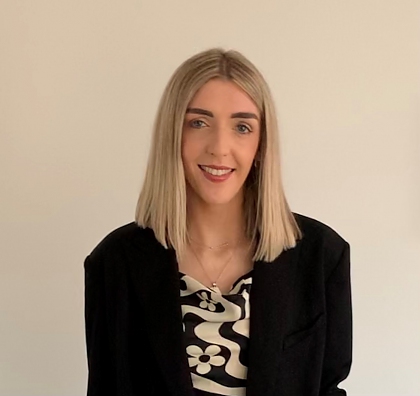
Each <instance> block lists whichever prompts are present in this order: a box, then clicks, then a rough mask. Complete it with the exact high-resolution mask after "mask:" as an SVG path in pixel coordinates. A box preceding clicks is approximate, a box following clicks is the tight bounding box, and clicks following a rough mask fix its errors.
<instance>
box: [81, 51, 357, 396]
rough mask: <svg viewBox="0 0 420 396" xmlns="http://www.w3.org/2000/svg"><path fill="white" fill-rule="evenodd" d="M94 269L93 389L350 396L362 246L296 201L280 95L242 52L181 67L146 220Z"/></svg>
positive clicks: (95, 395)
mask: <svg viewBox="0 0 420 396" xmlns="http://www.w3.org/2000/svg"><path fill="white" fill-rule="evenodd" d="M85 277H86V278H85V281H86V283H85V287H86V289H85V303H86V305H85V316H86V342H87V356H88V366H89V380H88V395H89V396H106V395H109V396H111V395H112V396H113V395H115V396H117V395H119V396H123V395H124V396H134V395H147V396H153V395H156V396H158V395H162V396H164V395H168V396H193V395H197V396H198V395H199V396H209V395H230V396H243V395H247V396H281V395H283V396H321V395H322V396H326V395H329V396H337V395H345V394H346V392H345V391H344V390H342V389H339V388H338V385H339V383H340V382H341V381H342V380H343V379H345V378H346V377H347V375H348V373H349V371H350V366H351V349H352V334H351V333H352V317H351V293H350V248H349V244H348V243H347V242H346V241H345V240H344V239H343V238H342V237H341V236H340V235H339V234H337V232H335V231H334V230H333V229H331V228H330V227H328V226H327V225H325V224H323V223H321V222H319V221H317V220H315V219H311V218H309V217H306V216H303V215H300V214H297V213H293V212H291V210H290V209H289V206H288V203H287V201H286V198H285V195H284V191H283V187H282V182H281V175H280V160H279V145H278V132H277V125H276V115H275V111H274V106H273V101H272V98H271V95H270V92H269V89H268V87H267V84H266V82H265V80H264V79H263V77H262V76H261V74H260V73H259V72H258V70H257V69H256V68H255V66H254V65H253V64H252V63H251V62H250V61H248V60H247V59H246V58H245V57H244V56H243V55H241V54H240V53H238V52H235V51H227V52H226V51H223V50H220V49H211V50H208V51H205V52H202V53H199V54H197V55H195V56H193V57H192V58H190V59H188V60H186V61H185V62H184V63H183V64H182V65H181V66H180V67H179V68H178V69H177V70H176V71H175V73H174V74H173V76H172V78H171V80H170V81H169V83H168V85H167V87H166V89H165V92H164V94H163V97H162V99H161V102H160V105H159V109H158V114H157V117H156V123H155V127H154V135H153V144H152V148H151V152H150V157H149V162H148V166H147V171H146V177H145V181H144V185H143V189H142V191H141V194H140V197H139V200H138V205H137V211H136V219H135V222H133V223H130V224H127V225H125V226H123V227H120V228H118V229H117V230H115V231H113V232H111V233H110V234H109V235H108V236H107V237H105V238H104V240H103V241H102V242H101V243H100V244H99V245H98V246H97V247H96V248H95V249H94V250H93V251H92V253H91V254H90V255H89V256H88V257H87V258H86V261H85Z"/></svg>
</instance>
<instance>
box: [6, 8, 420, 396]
mask: <svg viewBox="0 0 420 396" xmlns="http://www.w3.org/2000/svg"><path fill="white" fill-rule="evenodd" d="M419 44H420V2H419V1H409V0H405V1H404V0H402V1H396V0H377V1H372V0H363V1H362V0H353V1H338V0H321V1H309V0H306V1H302V0H283V1H279V0H277V1H268V0H267V1H266V0H261V1H251V0H242V1H239V0H230V1H221V0H214V1H200V0H195V1H191V0H178V1H151V0H149V1H134V0H130V1H119V2H117V1H106V0H105V1H103V0H102V1H99V0H83V1H81V0H72V1H55V0H50V1H47V0H33V1H24V0H1V1H0V58H1V59H0V200H1V202H0V221H1V228H0V266H1V267H0V270H1V273H0V275H1V276H0V395H5V396H6V395H7V396H26V395H33V396H35V395H36V396H41V395H42V396H48V395H54V396H57V395H60V396H67V395H68V396H70V395H71V396H73V395H83V394H84V393H85V390H86V378H87V365H86V357H85V339H84V317H83V315H84V312H83V309H84V307H83V304H84V303H83V292H84V284H83V276H84V275H83V260H84V258H85V256H86V255H87V254H88V253H89V252H90V251H91V250H92V249H93V247H94V246H95V245H96V244H97V243H98V242H99V241H100V240H101V239H102V238H103V237H104V236H105V235H106V234H107V233H109V232H110V231H111V230H112V229H114V228H116V227H118V226H120V225H122V224H125V223H128V222H131V221H133V219H134V210H135V203H136V200H137V195H138V193H139V191H140V187H141V183H142V181H143V175H144V170H145V166H146V161H147V157H148V151H149V143H150V139H151V128H152V124H153V119H154V115H155V112H156V108H157V104H158V100H159V98H160V95H161V94H162V91H163V88H164V86H165V84H166V82H167V81H168V79H169V77H170V75H171V74H172V72H173V71H174V69H175V68H176V67H177V66H178V65H179V64H180V63H181V62H182V61H184V60H185V59H186V58H187V57H189V56H191V55H193V54H194V53H196V52H198V51H201V50H204V49H207V48H209V47H213V46H222V47H224V48H226V49H228V48H234V49H237V50H239V51H241V52H243V53H244V54H245V55H246V56H247V57H248V58H249V59H250V60H251V61H253V62H254V63H255V64H256V65H257V67H259V68H260V70H261V71H262V72H263V74H264V75H265V77H266V79H267V81H268V83H269V85H270V87H271V89H272V92H273V95H274V98H275V101H276V106H277V109H278V116H279V122H280V127H281V136H280V138H281V153H282V167H283V175H284V179H285V188H286V195H287V197H288V199H289V203H290V205H291V207H292V210H293V211H295V212H298V213H302V214H305V215H307V216H310V217H314V218H316V219H318V220H320V221H323V222H324V223H327V224H328V225H330V226H331V227H333V228H334V229H335V230H337V231H338V232H339V233H340V234H341V235H342V236H343V237H344V238H345V239H346V240H347V241H349V243H350V244H351V247H352V250H351V256H352V282H353V305H354V361H353V362H354V363H353V367H352V372H351V375H350V377H349V378H348V379H347V380H346V381H345V382H344V383H343V384H342V385H343V387H345V388H346V389H347V390H348V394H349V395H351V396H362V395H369V396H374V395H381V396H386V395H392V396H396V395H405V396H408V395H410V396H411V395H420V379H419V377H420V291H419V290H420V287H419V284H420V228H419V224H420V207H419V204H420V183H419V182H420V180H419V179H420V115H419V113H420V45H419ZM262 396H263V395H262Z"/></svg>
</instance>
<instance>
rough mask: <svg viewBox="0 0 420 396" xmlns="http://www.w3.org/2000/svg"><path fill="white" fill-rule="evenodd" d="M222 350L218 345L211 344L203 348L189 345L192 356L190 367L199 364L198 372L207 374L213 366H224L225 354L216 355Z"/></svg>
mask: <svg viewBox="0 0 420 396" xmlns="http://www.w3.org/2000/svg"><path fill="white" fill-rule="evenodd" d="M220 351H221V349H220V347H219V346H217V345H210V346H208V347H207V348H206V350H205V351H204V352H203V350H202V349H201V348H200V347H199V346H197V345H189V346H188V347H187V353H188V355H190V356H191V357H189V358H188V364H189V365H190V367H194V366H197V373H198V374H202V375H204V374H207V373H208V372H209V371H210V370H211V366H222V365H223V364H224V363H225V358H224V357H223V356H216V355H217V354H219V353H220Z"/></svg>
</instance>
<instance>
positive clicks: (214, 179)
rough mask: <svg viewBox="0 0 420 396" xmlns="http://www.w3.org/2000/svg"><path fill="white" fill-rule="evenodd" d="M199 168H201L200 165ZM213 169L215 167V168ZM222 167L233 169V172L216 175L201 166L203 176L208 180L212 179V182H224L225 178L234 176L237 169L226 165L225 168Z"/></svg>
mask: <svg viewBox="0 0 420 396" xmlns="http://www.w3.org/2000/svg"><path fill="white" fill-rule="evenodd" d="M204 166H207V165H204ZM199 168H200V167H199ZM209 168H210V167H209ZM213 169H215V168H213ZM219 169H220V168H219ZM222 169H227V170H231V172H229V173H226V174H225V175H221V176H215V175H212V174H211V173H208V172H206V171H205V170H204V169H201V168H200V170H201V172H203V176H204V177H205V178H206V179H207V180H209V181H211V182H213V183H221V182H224V181H225V180H227V179H229V178H230V177H231V176H232V173H234V171H235V169H232V168H226V167H224V168H222Z"/></svg>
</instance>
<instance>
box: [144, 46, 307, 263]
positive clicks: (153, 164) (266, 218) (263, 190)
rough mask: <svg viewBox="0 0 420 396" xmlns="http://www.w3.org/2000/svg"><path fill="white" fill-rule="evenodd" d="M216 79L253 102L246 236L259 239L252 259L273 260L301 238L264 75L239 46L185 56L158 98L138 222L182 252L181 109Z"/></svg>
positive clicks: (184, 221)
mask: <svg viewBox="0 0 420 396" xmlns="http://www.w3.org/2000/svg"><path fill="white" fill-rule="evenodd" d="M213 78H221V79H225V80H229V81H232V82H234V83H235V84H237V85H238V86H239V87H240V88H242V89H243V90H244V91H245V92H246V93H247V94H248V95H249V96H250V97H251V99H252V100H253V101H254V102H255V104H256V106H257V108H258V110H259V111H260V115H261V126H260V127H261V134H260V142H259V148H258V153H257V156H256V161H255V165H256V166H253V167H252V169H251V171H250V173H249V175H248V177H247V180H246V181H245V186H244V187H245V188H244V194H245V196H244V201H243V202H244V215H245V221H246V235H247V237H249V238H251V239H252V240H256V241H257V243H256V249H255V253H254V256H253V260H264V261H268V262H270V261H273V260H274V259H275V258H276V257H277V256H278V255H279V254H280V253H281V252H282V251H283V250H287V249H289V248H292V247H294V246H295V245H296V241H297V239H299V238H301V237H302V232H301V230H300V229H299V227H298V225H297V223H296V220H295V218H294V216H293V214H292V212H291V211H290V209H289V205H288V203H287V200H286V197H285V195H284V191H283V186H282V180H281V172H280V156H279V143H278V130H277V118H276V114H275V109H274V104H273V99H272V97H271V93H270V90H269V88H268V85H267V83H266V81H265V80H264V78H263V76H262V75H261V73H260V72H259V71H258V70H257V68H256V67H255V66H254V65H253V64H252V63H251V62H250V61H249V60H248V59H246V58H245V57H244V56H243V55H242V54H240V53H239V52H237V51H233V50H230V51H224V50H222V49H220V48H213V49H210V50H207V51H203V52H200V53H198V54H196V55H194V56H192V57H191V58H189V59H187V60H186V61H185V62H184V63H182V64H181V65H180V66H179V67H178V68H177V69H176V71H175V72H174V74H173V75H172V77H171V79H170V80H169V82H168V84H167V86H166V88H165V90H164V93H163V95H162V98H161V100H160V103H159V107H158V111H157V115H156V119H155V124H154V131H153V138H152V145H151V151H150V153H149V159H148V164H147V169H146V175H145V180H144V184H143V187H142V190H141V192H140V196H139V199H138V202H137V208H136V223H137V224H138V225H139V226H141V227H144V228H146V227H149V228H151V229H152V230H153V231H154V234H155V237H156V239H157V240H158V241H159V242H160V243H161V244H162V245H163V246H164V247H165V248H167V249H168V248H174V249H175V250H176V251H177V253H181V254H182V252H183V251H184V248H185V246H186V241H187V216H186V215H187V209H186V208H187V205H186V182H185V175H184V169H183V164H182V158H181V138H182V129H183V123H184V116H185V113H186V110H187V107H188V104H189V102H190V101H191V100H192V98H193V96H194V94H195V93H196V92H197V91H198V89H199V88H201V87H202V86H203V85H204V84H205V83H206V82H208V81H209V80H210V79H213Z"/></svg>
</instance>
